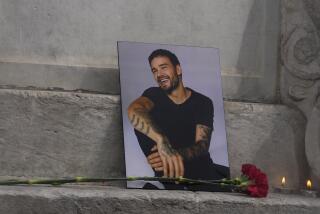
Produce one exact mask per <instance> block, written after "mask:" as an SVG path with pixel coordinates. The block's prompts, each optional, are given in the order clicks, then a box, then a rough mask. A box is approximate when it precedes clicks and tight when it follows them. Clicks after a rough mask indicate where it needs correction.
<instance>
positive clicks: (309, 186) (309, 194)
mask: <svg viewBox="0 0 320 214" xmlns="http://www.w3.org/2000/svg"><path fill="white" fill-rule="evenodd" d="M306 184H307V189H304V190H301V194H302V195H304V196H307V197H312V198H316V197H317V195H318V193H317V192H316V191H313V190H311V189H312V183H311V180H307V183H306Z"/></svg>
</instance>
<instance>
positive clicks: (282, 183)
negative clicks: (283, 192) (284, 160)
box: [281, 177, 286, 187]
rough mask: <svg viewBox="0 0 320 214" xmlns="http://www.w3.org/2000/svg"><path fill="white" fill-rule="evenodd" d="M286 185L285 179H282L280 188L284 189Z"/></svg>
mask: <svg viewBox="0 0 320 214" xmlns="http://www.w3.org/2000/svg"><path fill="white" fill-rule="evenodd" d="M284 185H286V177H282V180H281V186H282V187H284Z"/></svg>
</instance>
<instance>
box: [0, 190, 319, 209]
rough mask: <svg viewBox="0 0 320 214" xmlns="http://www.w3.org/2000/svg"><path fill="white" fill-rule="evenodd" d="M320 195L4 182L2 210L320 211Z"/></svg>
mask: <svg viewBox="0 0 320 214" xmlns="http://www.w3.org/2000/svg"><path fill="white" fill-rule="evenodd" d="M319 212H320V203H319V199H314V198H306V197H303V196H299V195H280V194H270V195H269V196H268V197H267V198H263V199H255V198H251V197H248V196H243V195H239V194H234V193H210V192H187V191H166V190H158V191H155V190H134V189H131V190H130V189H121V188H116V187H110V186H84V185H66V186H63V187H48V186H32V187H28V186H1V187H0V213H10V214H16V213H17V214H18V213H24V214H29V213H32V214H37V213H39V214H40V213H41V214H45V213H64V214H72V213H78V214H80V213H165V214H169V213H174V214H178V213H228V214H233V213H249V214H250V213H272V214H273V213H290V214H295V213H297V214H304V213H310V214H311V213H319Z"/></svg>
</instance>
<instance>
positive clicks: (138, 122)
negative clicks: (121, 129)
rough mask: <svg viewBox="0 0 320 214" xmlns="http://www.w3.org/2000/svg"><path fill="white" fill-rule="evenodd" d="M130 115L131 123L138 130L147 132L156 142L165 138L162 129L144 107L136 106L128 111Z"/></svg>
mask: <svg viewBox="0 0 320 214" xmlns="http://www.w3.org/2000/svg"><path fill="white" fill-rule="evenodd" d="M128 116H129V120H130V123H131V124H132V126H133V127H134V128H135V129H136V130H138V131H139V132H141V133H143V134H145V135H146V136H148V137H149V138H151V139H152V140H154V141H155V142H156V143H159V142H161V140H162V138H163V134H162V131H161V130H160V129H159V127H158V126H157V125H156V124H155V123H154V122H153V121H152V118H151V116H150V114H149V112H148V111H146V110H144V109H143V108H134V109H132V110H131V111H130V112H129V113H128Z"/></svg>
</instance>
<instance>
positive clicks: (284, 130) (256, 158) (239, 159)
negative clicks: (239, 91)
mask: <svg viewBox="0 0 320 214" xmlns="http://www.w3.org/2000/svg"><path fill="white" fill-rule="evenodd" d="M225 112H226V114H225V117H226V125H227V134H228V135H227V139H228V151H229V163H230V166H232V172H233V175H238V174H240V169H241V164H243V163H246V162H248V163H254V164H256V165H257V166H259V167H260V168H261V169H263V171H265V172H266V173H267V175H268V176H269V182H270V184H271V185H272V186H279V184H280V182H281V178H282V176H285V177H287V178H288V179H287V185H288V187H290V188H296V189H298V188H299V186H300V187H303V186H304V182H305V179H306V176H307V175H308V167H307V162H306V157H305V153H304V145H303V141H304V126H305V120H304V118H303V117H302V115H301V114H300V113H299V112H298V111H294V110H292V109H290V108H288V107H286V106H283V105H266V104H253V103H236V102H225Z"/></svg>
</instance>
